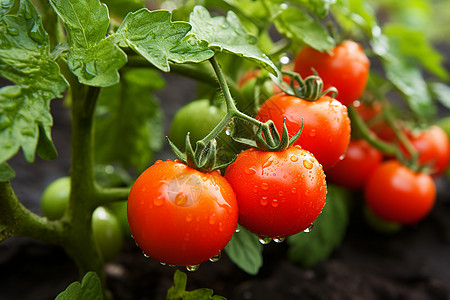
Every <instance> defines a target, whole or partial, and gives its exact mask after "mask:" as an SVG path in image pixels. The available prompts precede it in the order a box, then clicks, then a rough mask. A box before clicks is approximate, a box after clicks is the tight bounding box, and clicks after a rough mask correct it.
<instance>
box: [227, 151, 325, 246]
mask: <svg viewBox="0 0 450 300" xmlns="http://www.w3.org/2000/svg"><path fill="white" fill-rule="evenodd" d="M225 178H226V179H227V180H228V182H229V183H230V184H231V186H232V187H233V190H234V191H235V192H236V198H237V201H238V205H239V223H240V224H241V225H242V226H243V227H245V228H246V229H247V230H249V231H251V232H253V233H255V234H257V235H258V236H262V237H270V238H282V237H286V236H289V235H292V234H295V233H298V232H300V231H302V230H305V229H307V228H308V227H309V226H310V225H311V223H312V222H313V221H314V220H315V219H316V218H317V216H318V215H319V213H320V212H321V211H322V208H323V207H324V205H325V197H326V193H327V187H326V182H325V174H324V172H323V170H322V167H321V166H320V164H319V163H318V161H317V160H316V159H315V158H314V156H313V155H312V154H311V153H310V152H308V151H306V150H304V149H302V148H301V147H299V146H291V147H289V148H288V149H286V150H284V151H280V152H265V151H259V150H255V149H249V150H246V151H243V152H241V153H239V155H238V157H237V159H236V160H235V161H234V162H233V163H232V164H231V165H230V166H229V167H228V168H227V170H226V172H225Z"/></svg>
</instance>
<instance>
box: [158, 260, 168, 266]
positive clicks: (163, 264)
mask: <svg viewBox="0 0 450 300" xmlns="http://www.w3.org/2000/svg"><path fill="white" fill-rule="evenodd" d="M159 263H160V264H161V266H166V265H167V264H166V263H163V262H162V261H160V262H159Z"/></svg>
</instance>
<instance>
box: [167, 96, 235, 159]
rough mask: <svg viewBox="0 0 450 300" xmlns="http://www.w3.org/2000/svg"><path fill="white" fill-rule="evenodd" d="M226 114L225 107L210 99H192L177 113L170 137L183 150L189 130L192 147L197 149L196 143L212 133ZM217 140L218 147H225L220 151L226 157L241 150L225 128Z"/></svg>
mask: <svg viewBox="0 0 450 300" xmlns="http://www.w3.org/2000/svg"><path fill="white" fill-rule="evenodd" d="M225 114H226V112H225V110H224V109H222V108H221V107H217V106H214V105H211V103H210V101H209V100H208V99H200V100H195V101H192V102H190V103H188V104H186V105H185V106H183V107H182V108H181V109H180V110H179V111H178V112H177V113H176V114H175V117H174V118H173V121H172V124H171V126H170V132H169V138H170V140H171V141H172V142H173V143H174V144H175V145H176V146H178V147H179V148H180V150H182V151H183V150H184V147H185V140H186V134H187V133H188V132H189V133H190V141H191V144H192V147H193V148H194V149H195V143H196V142H197V141H198V140H201V139H203V138H204V137H205V136H206V135H207V134H208V133H210V132H211V130H212V129H213V128H214V127H215V126H216V125H217V124H218V123H219V122H220V120H222V118H223V117H224V116H225ZM216 140H217V148H218V149H220V148H222V147H223V151H221V152H219V153H222V154H223V155H226V157H230V156H231V155H233V156H234V153H237V152H239V151H240V148H239V146H238V145H237V143H235V142H234V141H233V140H232V139H231V137H229V136H228V135H227V134H226V133H225V130H224V131H223V132H221V133H220V134H219V136H218V137H217V138H216Z"/></svg>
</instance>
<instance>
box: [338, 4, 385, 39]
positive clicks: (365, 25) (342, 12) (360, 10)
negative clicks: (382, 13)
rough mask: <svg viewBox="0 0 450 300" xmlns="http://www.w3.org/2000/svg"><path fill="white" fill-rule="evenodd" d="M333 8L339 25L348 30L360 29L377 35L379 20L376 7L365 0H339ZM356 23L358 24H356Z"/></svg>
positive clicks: (368, 33)
mask: <svg viewBox="0 0 450 300" xmlns="http://www.w3.org/2000/svg"><path fill="white" fill-rule="evenodd" d="M334 8H335V9H333V12H334V14H333V15H334V16H335V17H336V19H337V20H338V23H339V25H340V26H341V27H342V28H343V29H344V30H345V31H347V32H352V31H355V29H360V30H362V31H363V32H365V34H367V35H369V36H371V35H372V34H375V35H377V32H378V30H379V29H380V28H379V26H378V21H377V17H376V13H375V11H374V9H373V8H372V7H371V6H370V4H369V3H368V1H365V0H337V3H336V5H335V6H334ZM355 25H356V26H355Z"/></svg>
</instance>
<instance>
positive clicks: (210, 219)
mask: <svg viewBox="0 0 450 300" xmlns="http://www.w3.org/2000/svg"><path fill="white" fill-rule="evenodd" d="M216 219H217V218H216V214H212V215H211V216H209V220H208V223H209V224H211V225H214V224H216V221H217V220H216Z"/></svg>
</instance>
